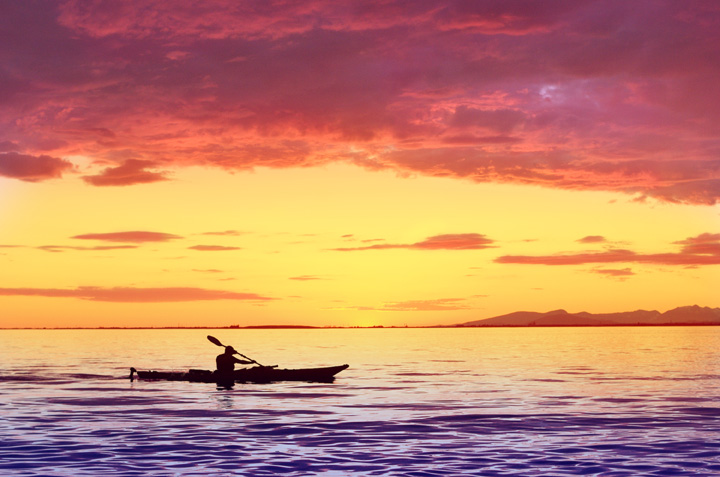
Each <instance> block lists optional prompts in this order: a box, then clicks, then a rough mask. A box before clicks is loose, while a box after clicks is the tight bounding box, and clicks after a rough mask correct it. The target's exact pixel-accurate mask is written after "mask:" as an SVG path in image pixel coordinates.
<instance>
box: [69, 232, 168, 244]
mask: <svg viewBox="0 0 720 477" xmlns="http://www.w3.org/2000/svg"><path fill="white" fill-rule="evenodd" d="M70 238H74V239H81V240H104V241H106V242H131V243H143V242H168V241H170V240H176V239H180V238H182V237H180V236H179V235H173V234H166V233H162V232H146V231H131V232H110V233H99V234H82V235H75V236H73V237H70Z"/></svg>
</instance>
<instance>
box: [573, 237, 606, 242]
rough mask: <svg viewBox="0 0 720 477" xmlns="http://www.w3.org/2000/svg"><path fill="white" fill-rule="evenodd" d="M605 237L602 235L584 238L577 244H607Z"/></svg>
mask: <svg viewBox="0 0 720 477" xmlns="http://www.w3.org/2000/svg"><path fill="white" fill-rule="evenodd" d="M606 241H607V240H605V237H603V236H602V235H588V236H587V237H583V238H581V239H578V240H577V242H579V243H603V242H606Z"/></svg>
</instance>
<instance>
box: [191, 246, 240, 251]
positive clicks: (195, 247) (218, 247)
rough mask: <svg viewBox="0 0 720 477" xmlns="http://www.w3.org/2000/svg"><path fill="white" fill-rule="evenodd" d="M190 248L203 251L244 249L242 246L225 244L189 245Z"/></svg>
mask: <svg viewBox="0 0 720 477" xmlns="http://www.w3.org/2000/svg"><path fill="white" fill-rule="evenodd" d="M188 248H189V249H190V250H200V251H201V252H224V251H227V250H242V248H240V247H226V246H223V245H193V246H192V247H188Z"/></svg>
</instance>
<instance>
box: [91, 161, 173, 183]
mask: <svg viewBox="0 0 720 477" xmlns="http://www.w3.org/2000/svg"><path fill="white" fill-rule="evenodd" d="M156 165H157V164H155V163H154V162H152V161H140V160H137V159H128V160H126V161H125V162H124V163H123V164H122V165H119V166H116V167H108V168H107V169H105V170H104V171H103V172H101V173H100V174H98V175H94V176H84V177H83V180H84V181H85V182H87V183H88V184H92V185H94V186H128V185H135V184H148V183H151V182H160V181H166V180H168V178H167V176H166V173H164V172H150V171H147V170H146V169H147V168H149V167H155V166H156Z"/></svg>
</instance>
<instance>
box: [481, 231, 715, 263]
mask: <svg viewBox="0 0 720 477" xmlns="http://www.w3.org/2000/svg"><path fill="white" fill-rule="evenodd" d="M675 243H676V244H685V245H684V246H683V247H682V249H681V251H680V252H675V253H651V254H643V253H637V252H633V251H631V250H623V249H611V250H606V251H604V252H584V253H564V254H557V255H504V256H501V257H498V258H496V259H495V262H496V263H515V264H526V265H580V264H587V263H645V264H652V265H679V266H699V265H720V234H702V235H699V236H697V237H690V238H688V239H686V240H683V241H681V242H675Z"/></svg>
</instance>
